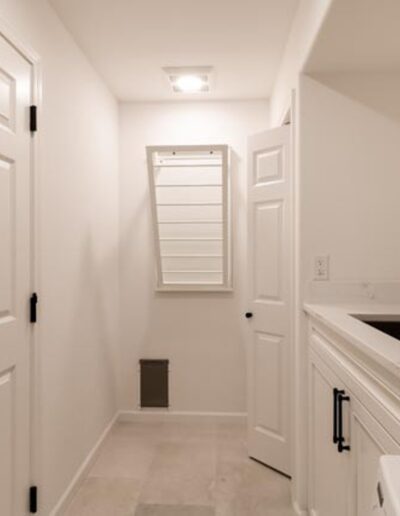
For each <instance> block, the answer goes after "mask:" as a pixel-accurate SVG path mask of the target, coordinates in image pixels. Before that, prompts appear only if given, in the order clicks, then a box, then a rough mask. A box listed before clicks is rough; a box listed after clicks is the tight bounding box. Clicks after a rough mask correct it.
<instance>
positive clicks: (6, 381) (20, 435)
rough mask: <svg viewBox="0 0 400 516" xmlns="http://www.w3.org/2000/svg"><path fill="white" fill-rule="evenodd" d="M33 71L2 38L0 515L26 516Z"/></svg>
mask: <svg viewBox="0 0 400 516" xmlns="http://www.w3.org/2000/svg"><path fill="white" fill-rule="evenodd" d="M31 74H32V68H31V66H30V64H29V63H28V62H27V61H26V60H25V59H24V58H23V57H22V56H21V55H20V54H19V53H18V52H17V50H16V49H15V48H14V47H13V46H11V44H10V43H8V41H6V40H5V39H4V38H3V37H2V36H0V514H1V515H4V516H23V515H25V514H28V512H29V507H28V490H29V474H30V471H29V438H30V430H29V417H30V414H29V354H30V349H29V346H30V323H29V310H28V307H29V297H30V289H31V238H30V237H31V167H30V152H31V141H30V139H31V137H30V131H29V105H30V103H31V86H32V84H31Z"/></svg>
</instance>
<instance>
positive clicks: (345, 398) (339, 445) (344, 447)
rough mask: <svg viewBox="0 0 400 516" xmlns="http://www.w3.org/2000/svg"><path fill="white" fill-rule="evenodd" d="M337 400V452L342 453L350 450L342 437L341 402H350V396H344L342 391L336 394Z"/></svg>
mask: <svg viewBox="0 0 400 516" xmlns="http://www.w3.org/2000/svg"><path fill="white" fill-rule="evenodd" d="M337 400H338V401H337V410H338V414H337V418H338V436H337V448H338V452H339V453H342V452H344V451H349V450H350V446H349V445H346V444H344V443H345V441H346V440H345V438H344V436H343V402H344V401H350V396H346V395H345V393H344V392H343V391H342V392H338V393H337Z"/></svg>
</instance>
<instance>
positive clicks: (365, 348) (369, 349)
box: [304, 303, 400, 376]
mask: <svg viewBox="0 0 400 516" xmlns="http://www.w3.org/2000/svg"><path fill="white" fill-rule="evenodd" d="M304 310H305V311H306V313H308V314H309V315H310V316H311V317H313V318H315V319H316V320H318V321H320V322H322V323H323V324H325V325H326V326H327V327H328V328H330V329H331V330H333V331H334V332H336V333H337V334H339V335H340V336H341V337H343V338H344V339H345V340H347V341H348V342H350V343H351V344H352V345H353V346H354V347H355V348H357V349H358V350H359V351H361V352H362V353H364V354H365V355H367V356H369V357H370V358H371V359H373V360H374V361H375V362H377V363H379V364H380V365H381V366H383V367H384V368H385V369H387V370H388V371H390V372H391V373H393V374H394V375H396V376H400V340H398V339H395V338H394V337H391V336H389V335H386V334H385V333H382V332H381V331H379V330H377V329H375V328H373V327H371V326H369V325H368V324H365V323H364V322H362V321H359V320H358V319H356V318H355V317H352V316H351V314H357V315H389V316H399V320H400V305H393V304H374V303H371V304H360V305H345V304H340V305H328V304H311V303H310V304H309V303H306V304H305V305H304Z"/></svg>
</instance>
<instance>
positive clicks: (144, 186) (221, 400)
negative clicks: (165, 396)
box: [120, 101, 268, 412]
mask: <svg viewBox="0 0 400 516" xmlns="http://www.w3.org/2000/svg"><path fill="white" fill-rule="evenodd" d="M267 121H268V104H267V103H266V102H263V101H249V102H176V103H148V104H138V103H136V104H122V105H121V107H120V124H121V125H120V135H121V154H120V155H121V194H120V195H121V211H120V215H121V222H120V223H121V239H122V240H121V282H120V285H121V332H122V343H121V346H122V350H121V351H122V355H121V370H122V391H121V400H120V403H121V407H122V409H124V410H135V409H137V361H138V359H139V358H157V357H158V358H169V359H170V360H171V373H170V376H171V382H170V386H171V396H170V401H171V409H172V410H177V411H212V412H242V411H245V410H246V400H245V398H246V392H245V354H244V352H245V349H244V342H243V338H242V333H241V324H242V322H241V321H242V314H243V312H244V310H245V303H244V289H243V283H244V281H245V278H244V277H243V274H241V273H242V271H243V267H244V260H245V252H246V240H245V238H246V214H245V198H244V196H245V185H246V178H245V163H246V137H247V136H248V135H249V134H251V133H255V132H258V131H261V130H264V129H266V128H267ZM206 143H227V144H229V145H230V147H231V150H232V151H233V152H232V167H231V174H232V183H233V228H234V229H233V245H234V257H233V258H234V284H235V285H234V293H233V294H222V293H219V294H215V293H214V294H210V293H201V294H200V293H199V294H196V293H194V294H188V293H174V294H172V293H158V294H157V293H155V292H154V288H153V285H154V283H153V279H154V263H155V262H154V250H153V235H152V226H151V214H150V198H149V191H148V183H147V170H146V161H145V159H146V157H145V146H146V145H162V144H206Z"/></svg>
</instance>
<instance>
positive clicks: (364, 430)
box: [351, 397, 400, 516]
mask: <svg viewBox="0 0 400 516" xmlns="http://www.w3.org/2000/svg"><path fill="white" fill-rule="evenodd" d="M351 442H352V453H353V456H354V460H353V464H354V468H355V471H354V474H353V478H354V479H355V486H354V489H353V493H354V499H353V511H352V514H355V515H356V516H364V515H365V514H370V512H371V507H372V505H373V502H374V501H375V500H376V496H375V492H376V479H377V472H378V464H379V458H380V456H381V455H386V454H394V455H400V445H399V444H398V443H397V442H396V441H394V440H393V439H392V437H391V436H390V435H389V434H388V433H387V432H386V430H385V429H384V428H383V427H382V426H381V425H380V423H379V422H378V421H377V420H376V419H375V418H374V417H373V416H372V415H371V414H370V413H369V412H368V410H367V409H366V408H365V407H364V406H363V405H362V403H360V402H359V401H358V400H357V399H356V398H355V397H353V401H352V413H351Z"/></svg>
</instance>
